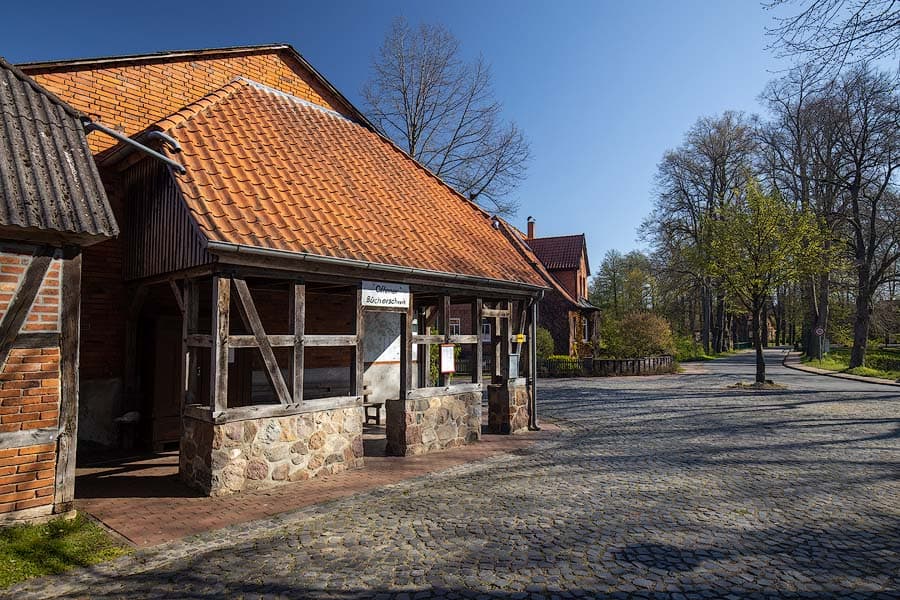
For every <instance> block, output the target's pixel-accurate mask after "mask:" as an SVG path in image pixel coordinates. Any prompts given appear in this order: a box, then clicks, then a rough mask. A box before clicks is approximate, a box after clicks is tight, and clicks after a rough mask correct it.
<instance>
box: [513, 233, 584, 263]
mask: <svg viewBox="0 0 900 600" xmlns="http://www.w3.org/2000/svg"><path fill="white" fill-rule="evenodd" d="M525 242H526V243H527V244H528V246H529V247H530V248H531V249H532V250H534V253H535V254H536V255H537V257H538V258H539V259H541V262H542V263H544V266H545V267H547V268H548V269H550V270H551V271H558V270H562V269H578V267H579V266H580V264H581V254H582V252H584V248H585V241H584V234H583V233H580V234H578V235H560V236H556V237H541V238H531V239H526V240H525Z"/></svg>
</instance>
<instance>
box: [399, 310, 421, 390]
mask: <svg viewBox="0 0 900 600" xmlns="http://www.w3.org/2000/svg"><path fill="white" fill-rule="evenodd" d="M414 314H415V308H414V303H413V297H412V294H410V295H409V308H408V309H406V314H405V315H404V316H403V319H401V321H400V400H401V402H405V401H406V397H407V395H408V394H409V392H410V390H412V389H413V385H412V349H413V343H412V336H413V330H412V329H413V315H414ZM419 324H420V326H421V321H420V322H419ZM419 384H420V385H421V382H419Z"/></svg>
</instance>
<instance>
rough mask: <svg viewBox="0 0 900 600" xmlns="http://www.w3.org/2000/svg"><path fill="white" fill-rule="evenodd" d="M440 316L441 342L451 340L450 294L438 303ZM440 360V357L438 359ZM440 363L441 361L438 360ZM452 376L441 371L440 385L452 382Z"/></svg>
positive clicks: (445, 342)
mask: <svg viewBox="0 0 900 600" xmlns="http://www.w3.org/2000/svg"><path fill="white" fill-rule="evenodd" d="M438 311H439V313H438V315H439V316H438V318H439V320H440V322H441V329H443V330H444V333H443V338H444V339H442V340H441V343H444V344H447V343H449V342H450V296H449V295H448V294H445V295H444V296H442V297H441V303H440V304H439V305H438ZM438 361H440V359H438ZM438 364H440V362H438ZM451 378H452V376H451V375H449V374H447V373H440V374H439V377H438V386H439V387H444V386H446V385H448V384H449V383H450V380H451Z"/></svg>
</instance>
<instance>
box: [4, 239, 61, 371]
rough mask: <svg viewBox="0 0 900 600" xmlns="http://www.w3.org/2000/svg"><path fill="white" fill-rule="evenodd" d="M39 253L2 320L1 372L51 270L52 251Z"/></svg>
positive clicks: (45, 250) (40, 251) (26, 272)
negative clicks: (48, 271)
mask: <svg viewBox="0 0 900 600" xmlns="http://www.w3.org/2000/svg"><path fill="white" fill-rule="evenodd" d="M38 252H39V253H38V254H35V255H34V256H33V257H32V259H31V262H30V263H28V268H26V269H25V274H24V275H23V276H22V281H21V282H20V283H19V287H18V288H16V292H15V295H14V296H13V297H12V300H11V301H10V303H9V307H8V308H7V309H6V314H4V315H3V319H2V320H0V371H2V370H3V367H5V366H6V359H7V358H9V351H10V350H11V349H12V347H13V343H14V342H15V339H16V336H17V335H19V330H20V329H22V325H23V324H24V323H25V319H26V318H27V317H28V312H29V311H30V310H31V305H32V304H34V299H35V298H36V297H37V295H38V291H40V289H41V284H42V283H43V282H44V276H45V275H46V274H47V269H48V268H50V261H51V260H52V250H51V249H43V250H39V251H38Z"/></svg>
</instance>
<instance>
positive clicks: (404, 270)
mask: <svg viewBox="0 0 900 600" xmlns="http://www.w3.org/2000/svg"><path fill="white" fill-rule="evenodd" d="M206 249H207V250H209V251H210V252H212V253H219V252H224V253H229V254H250V255H255V256H262V257H271V258H287V259H292V260H300V261H303V262H310V263H318V264H326V265H335V266H344V267H357V268H363V269H373V270H377V271H386V272H388V273H399V274H404V275H418V276H421V277H430V278H434V277H440V278H442V279H450V280H453V281H459V282H461V283H470V284H473V285H486V284H487V285H492V286H501V287H505V288H519V289H522V290H527V291H530V292H532V293H534V292H540V294H541V297H543V294H544V289H545V288H543V287H541V286H536V285H531V284H528V283H512V282H509V281H502V280H499V279H491V278H489V277H478V276H476V275H462V274H460V273H446V272H444V271H431V270H429V269H418V268H416V267H400V266H397V265H386V264H383V263H374V262H369V261H364V260H357V259H353V258H335V257H333V256H321V255H319V254H309V253H306V252H292V251H290V250H277V249H275V248H258V247H256V246H246V245H244V244H234V243H231V242H214V241H210V242H208V243H207V245H206Z"/></svg>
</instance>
